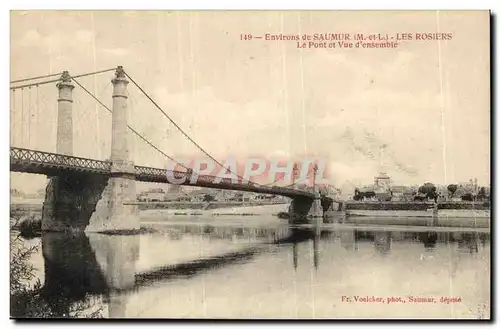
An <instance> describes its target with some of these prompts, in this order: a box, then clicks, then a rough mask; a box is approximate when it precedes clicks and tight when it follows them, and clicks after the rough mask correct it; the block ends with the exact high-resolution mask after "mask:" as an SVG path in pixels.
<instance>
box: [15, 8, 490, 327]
mask: <svg viewBox="0 0 500 329" xmlns="http://www.w3.org/2000/svg"><path fill="white" fill-rule="evenodd" d="M10 20H11V22H10V26H11V29H10V33H11V35H10V38H11V45H10V47H11V53H10V66H11V77H10V110H11V112H10V113H11V120H10V137H11V141H10V144H11V145H10V175H11V176H10V177H11V182H10V196H11V211H10V228H11V230H10V240H11V260H10V305H11V306H10V314H11V317H12V318H15V319H19V318H35V319H36V318H68V317H69V318H142V319H146V318H156V319H354V320H355V319H478V320H488V319H490V307H491V305H490V295H491V288H490V282H491V277H490V275H491V268H490V267H491V249H490V242H491V229H490V223H491V213H490V208H491V205H490V202H491V198H490V184H491V183H490V180H491V178H490V171H491V168H490V111H491V110H490V107H491V104H490V93H491V90H490V69H491V68H490V65H491V64H490V12H489V11H446V10H441V11H325V10H323V11H321V10H319V11H97V10H96V11H12V12H11V15H10Z"/></svg>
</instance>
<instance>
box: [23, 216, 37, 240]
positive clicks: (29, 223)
mask: <svg viewBox="0 0 500 329" xmlns="http://www.w3.org/2000/svg"><path fill="white" fill-rule="evenodd" d="M19 231H20V235H21V236H22V237H23V238H25V239H32V238H35V237H37V236H40V234H41V231H42V220H41V219H40V218H35V217H30V218H27V219H26V220H24V221H22V222H21V223H20V224H19Z"/></svg>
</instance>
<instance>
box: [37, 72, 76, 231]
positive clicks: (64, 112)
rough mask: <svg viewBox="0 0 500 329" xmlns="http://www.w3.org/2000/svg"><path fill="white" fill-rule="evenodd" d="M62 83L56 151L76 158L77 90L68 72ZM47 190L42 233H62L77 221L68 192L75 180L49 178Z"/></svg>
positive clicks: (59, 87) (43, 208)
mask: <svg viewBox="0 0 500 329" xmlns="http://www.w3.org/2000/svg"><path fill="white" fill-rule="evenodd" d="M60 79H61V81H60V82H59V83H58V84H57V85H56V87H57V89H58V90H59V95H58V98H57V133H56V136H57V137H56V152H57V153H59V154H63V155H73V89H74V88H75V86H74V85H73V83H72V81H71V76H70V75H69V73H68V71H64V72H63V73H62V75H61V77H60ZM48 178H49V182H48V184H47V187H46V189H45V200H44V203H43V207H42V230H45V231H59V230H63V229H65V228H66V227H67V226H68V225H67V223H69V222H71V221H72V220H73V219H74V217H73V216H74V214H72V213H73V212H74V210H75V206H76V207H78V206H77V205H75V202H74V200H73V199H72V198H71V197H67V196H68V195H69V194H71V193H66V192H67V190H68V188H69V187H68V186H69V185H70V184H71V180H72V179H71V177H70V176H69V175H66V176H53V177H50V176H49V177H48Z"/></svg>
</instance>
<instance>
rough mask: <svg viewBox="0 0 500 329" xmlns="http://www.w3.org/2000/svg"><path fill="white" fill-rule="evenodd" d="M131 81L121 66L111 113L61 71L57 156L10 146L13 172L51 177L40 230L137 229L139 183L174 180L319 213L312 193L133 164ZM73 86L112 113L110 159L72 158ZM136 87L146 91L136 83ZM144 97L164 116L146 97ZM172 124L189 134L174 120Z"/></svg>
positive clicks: (294, 213)
mask: <svg viewBox="0 0 500 329" xmlns="http://www.w3.org/2000/svg"><path fill="white" fill-rule="evenodd" d="M105 71H109V70H105ZM105 71H100V72H97V73H102V72H105ZM127 78H128V79H127ZM129 79H130V80H131V81H132V82H134V84H135V81H134V80H133V79H132V78H130V76H128V75H127V74H126V73H125V71H124V70H123V68H122V67H121V66H118V68H117V69H116V71H115V77H114V79H112V81H111V82H112V84H113V109H112V110H110V109H109V108H107V107H106V106H105V105H104V104H103V103H102V102H101V101H99V99H97V98H96V97H95V96H94V95H92V94H91V93H90V92H89V91H88V90H87V89H85V88H84V87H83V86H81V84H80V83H79V82H78V81H77V80H76V79H75V77H71V76H70V75H69V73H68V72H67V71H65V72H63V74H62V75H61V77H60V79H58V80H57V81H58V83H57V88H58V90H59V95H58V96H59V97H58V100H57V101H58V106H57V113H58V114H57V116H58V118H57V141H56V153H50V152H43V151H39V150H33V149H28V148H18V147H11V148H10V170H11V171H12V172H22V173H31V174H42V175H46V176H47V177H49V183H48V185H47V188H46V195H45V201H44V204H43V211H42V230H44V231H64V230H68V229H70V230H75V229H76V230H86V231H93V232H102V231H116V230H135V229H138V228H139V226H140V223H139V218H138V215H137V212H138V209H137V205H136V204H134V201H135V198H136V193H135V182H136V181H141V182H155V183H171V182H172V181H173V179H174V180H175V182H177V183H180V185H187V186H197V187H206V188H216V189H223V190H234V191H243V192H254V193H263V194H271V195H282V196H285V197H289V198H291V199H292V202H291V206H290V213H291V216H290V217H291V218H298V219H299V220H303V219H305V218H307V217H308V216H311V215H313V216H319V214H321V211H320V209H321V208H320V207H321V206H320V205H319V196H318V195H317V194H316V193H314V192H311V191H306V190H299V189H296V188H292V187H280V186H265V185H260V184H256V183H252V182H247V181H243V179H241V177H240V178H239V179H238V181H236V182H235V181H234V180H231V179H229V178H222V179H221V178H219V177H216V176H211V175H198V174H197V173H194V172H193V170H192V169H190V168H186V169H187V170H186V171H177V170H168V169H161V168H153V167H145V166H136V165H134V163H133V162H132V161H130V155H129V145H128V142H127V133H128V130H129V129H130V130H132V132H134V133H136V134H138V133H137V131H135V130H134V129H132V128H131V127H130V126H129V125H128V124H127V98H128V92H127V85H128V83H129ZM49 82H50V81H49ZM73 82H74V83H76V84H77V85H78V86H80V87H81V88H83V89H84V90H85V91H87V92H88V93H89V94H90V95H91V96H92V97H93V98H94V99H95V100H96V101H97V102H98V103H99V104H101V105H102V106H104V107H105V108H106V109H107V110H108V111H110V112H111V113H112V127H111V136H112V139H111V156H110V157H109V160H108V161H102V160H96V159H89V158H82V157H76V156H74V155H73V108H72V104H73V94H72V91H73V89H74V88H75V86H74V84H73ZM136 86H137V87H138V88H139V89H140V90H141V91H142V92H144V91H143V90H142V88H140V87H139V86H138V85H137V84H136ZM12 88H17V87H11V89H12ZM18 88H21V87H18ZM144 93H145V92H144ZM145 95H146V96H147V97H148V98H149V99H150V100H151V101H152V102H153V104H154V105H155V106H156V107H157V108H158V109H159V110H160V111H161V112H162V113H163V114H165V115H166V113H165V112H164V111H163V110H162V109H161V108H160V107H159V106H158V105H157V104H156V103H155V102H154V101H153V100H152V99H151V98H150V97H149V96H148V95H147V94H145ZM167 117H168V116H167ZM168 118H169V117H168ZM169 119H170V118H169ZM170 120H171V119H170ZM171 121H172V123H173V124H174V125H175V126H176V127H177V128H178V129H179V130H180V131H181V132H182V133H184V135H186V133H185V132H183V131H182V129H181V128H180V127H178V126H177V124H175V122H173V120H171ZM138 136H139V137H141V138H142V139H143V140H144V141H145V142H146V143H148V144H149V145H150V146H152V147H153V148H155V149H156V150H157V151H159V152H160V153H161V154H163V155H165V156H167V157H169V156H168V155H166V154H165V153H163V152H162V151H161V150H159V149H158V148H157V147H156V146H154V145H153V144H152V143H151V142H149V141H148V140H147V139H145V138H144V137H143V136H141V135H139V134H138ZM186 137H187V138H188V139H189V140H190V141H191V142H192V143H193V144H195V145H196V146H197V147H198V148H199V149H200V150H202V151H203V152H205V154H207V155H209V154H208V153H207V152H206V151H205V150H203V149H202V148H201V147H200V146H199V145H198V144H196V142H194V141H193V140H192V138H190V137H189V136H187V135H186ZM209 156H210V155H209ZM169 158H170V157H169ZM170 159H171V158H170ZM180 181H182V182H180Z"/></svg>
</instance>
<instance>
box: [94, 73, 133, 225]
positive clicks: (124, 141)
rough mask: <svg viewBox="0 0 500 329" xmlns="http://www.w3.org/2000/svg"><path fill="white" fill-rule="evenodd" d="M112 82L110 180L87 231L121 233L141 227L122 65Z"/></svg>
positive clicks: (125, 80)
mask: <svg viewBox="0 0 500 329" xmlns="http://www.w3.org/2000/svg"><path fill="white" fill-rule="evenodd" d="M111 82H112V83H113V114H112V115H113V116H112V127H111V157H110V160H111V177H109V179H108V182H107V185H106V187H105V188H104V191H103V192H102V195H101V199H100V200H99V201H98V203H97V205H96V211H95V212H94V214H92V217H91V219H90V223H89V226H88V227H87V229H86V231H93V232H95V231H98V232H100V231H123V230H137V229H139V228H140V222H139V217H138V211H137V205H134V204H133V202H134V201H135V199H136V193H135V191H136V189H135V166H134V163H133V162H132V161H131V160H130V150H129V143H128V136H127V135H128V125H127V99H128V91H127V85H128V83H129V82H128V80H127V78H126V76H125V72H124V70H123V68H122V67H121V66H118V68H117V69H116V72H115V78H114V79H113V80H111Z"/></svg>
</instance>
